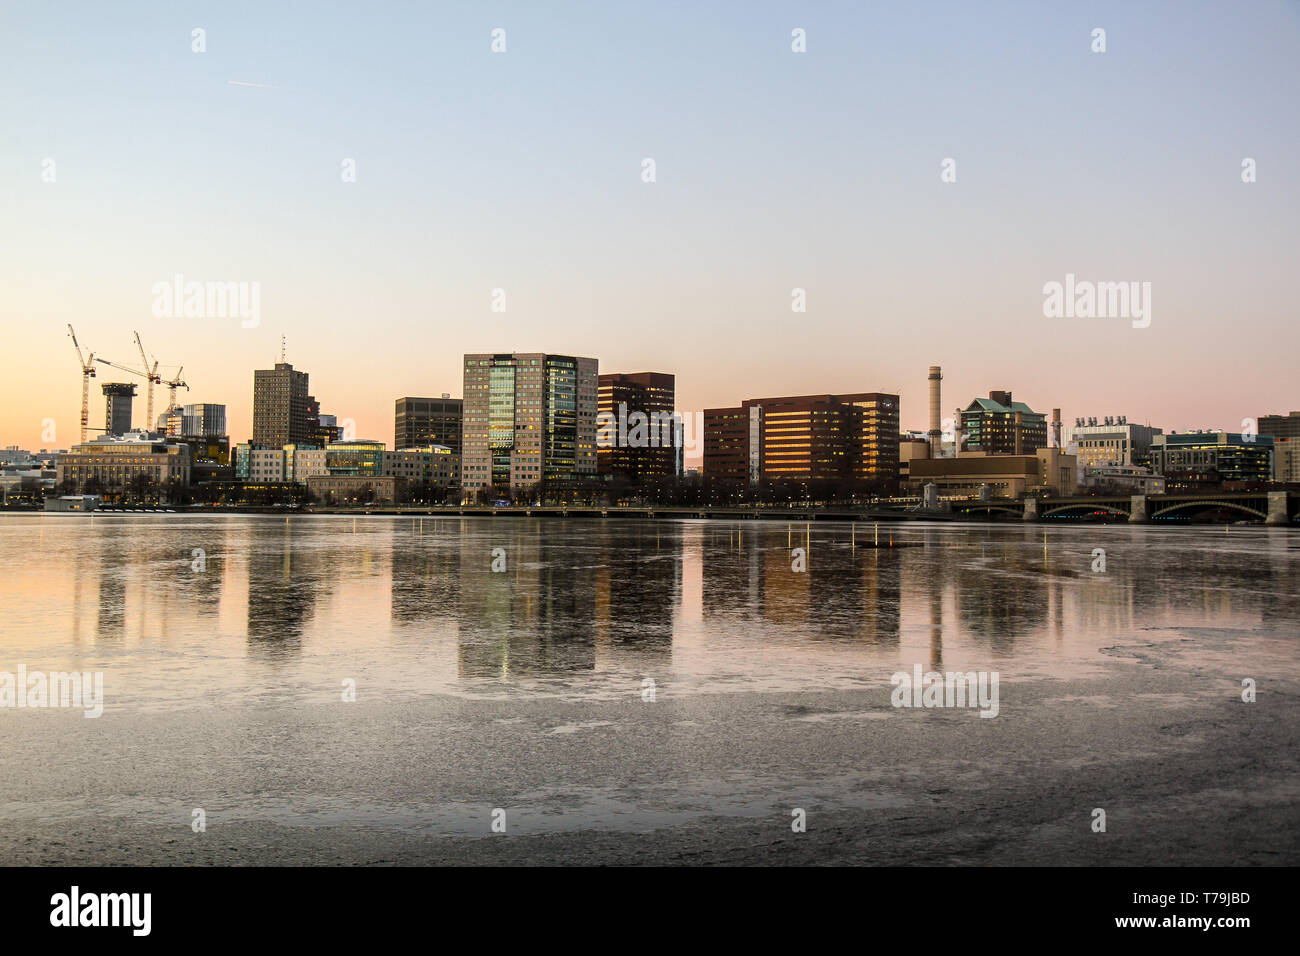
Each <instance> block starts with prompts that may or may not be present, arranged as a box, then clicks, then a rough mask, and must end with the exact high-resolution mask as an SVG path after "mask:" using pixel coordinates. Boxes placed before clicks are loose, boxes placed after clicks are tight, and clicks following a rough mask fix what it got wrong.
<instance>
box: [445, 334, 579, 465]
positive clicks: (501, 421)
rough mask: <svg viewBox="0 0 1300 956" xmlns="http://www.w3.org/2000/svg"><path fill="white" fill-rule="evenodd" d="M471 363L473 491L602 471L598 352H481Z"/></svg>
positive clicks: (466, 443)
mask: <svg viewBox="0 0 1300 956" xmlns="http://www.w3.org/2000/svg"><path fill="white" fill-rule="evenodd" d="M464 368H465V377H464V396H465V397H464V399H463V403H464V418H463V425H462V433H461V484H462V486H463V487H464V488H465V490H466V491H477V490H480V489H484V488H501V489H506V488H517V487H527V486H529V485H533V484H536V483H537V482H539V481H574V480H581V479H584V478H593V477H595V475H596V404H597V397H596V396H597V377H598V368H599V366H598V363H597V361H596V359H594V358H581V357H577V356H571V355H552V354H548V353H545V352H515V353H474V354H469V355H466V356H465V365H464Z"/></svg>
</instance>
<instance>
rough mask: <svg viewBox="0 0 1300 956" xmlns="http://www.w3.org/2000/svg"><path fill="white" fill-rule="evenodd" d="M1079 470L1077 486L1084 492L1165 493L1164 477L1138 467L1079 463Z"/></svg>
mask: <svg viewBox="0 0 1300 956" xmlns="http://www.w3.org/2000/svg"><path fill="white" fill-rule="evenodd" d="M1079 469H1080V471H1081V472H1082V475H1081V476H1080V481H1079V484H1080V485H1081V486H1082V488H1083V490H1085V491H1092V492H1120V493H1127V494H1135V495H1162V494H1164V493H1165V486H1166V480H1165V478H1164V476H1163V475H1157V474H1156V473H1155V472H1153V471H1152V470H1151V469H1150V468H1146V467H1142V466H1140V465H1085V464H1084V463H1083V462H1082V461H1080V462H1079Z"/></svg>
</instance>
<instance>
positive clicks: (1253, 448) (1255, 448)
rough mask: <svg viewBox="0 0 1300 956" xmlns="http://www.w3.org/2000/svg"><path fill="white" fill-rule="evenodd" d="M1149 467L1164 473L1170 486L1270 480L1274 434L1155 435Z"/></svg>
mask: <svg viewBox="0 0 1300 956" xmlns="http://www.w3.org/2000/svg"><path fill="white" fill-rule="evenodd" d="M1151 470H1152V471H1154V472H1156V473H1157V474H1160V475H1164V476H1165V477H1166V478H1167V479H1168V486H1169V487H1170V489H1171V490H1173V489H1174V488H1175V487H1179V488H1183V487H1188V488H1192V487H1208V486H1212V485H1215V484H1219V483H1222V482H1225V481H1269V480H1270V479H1271V477H1272V474H1273V438H1272V436H1271V435H1240V434H1235V433H1231V432H1183V433H1181V434H1180V433H1178V432H1175V433H1173V434H1171V435H1156V436H1155V437H1154V438H1153V439H1152V441H1151Z"/></svg>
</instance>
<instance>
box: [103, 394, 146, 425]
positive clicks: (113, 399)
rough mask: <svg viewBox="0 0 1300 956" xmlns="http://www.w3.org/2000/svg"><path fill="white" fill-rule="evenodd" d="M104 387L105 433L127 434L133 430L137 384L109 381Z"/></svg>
mask: <svg viewBox="0 0 1300 956" xmlns="http://www.w3.org/2000/svg"><path fill="white" fill-rule="evenodd" d="M103 388H104V405H105V409H104V433H105V434H107V435H125V434H126V433H127V432H129V431H130V430H131V404H132V402H133V401H134V400H135V386H134V385H129V384H126V383H124V382H108V383H106V384H105V385H104V386H103ZM145 427H146V428H148V427H149V426H148V425H146V426H145Z"/></svg>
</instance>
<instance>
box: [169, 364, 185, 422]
mask: <svg viewBox="0 0 1300 956" xmlns="http://www.w3.org/2000/svg"><path fill="white" fill-rule="evenodd" d="M184 371H185V366H184V365H182V366H180V367H179V368H177V369H176V374H175V375H173V376H172V377H171V378H170V379H168V380H167V381H165V382H163V384H164V385H166V386H167V388H168V389H169V390H170V392H169V395H168V398H167V411H169V412H170V411H171V410H172V409H173V408H175V407H176V389H178V388H183V389H185V391H187V392H188V391H189V390H190V387H189V386H188V385H186V384H185V382H184V380H183V379H182V378H181V375H182V374H183V373H184Z"/></svg>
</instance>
